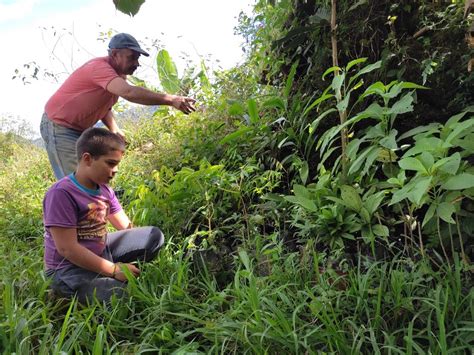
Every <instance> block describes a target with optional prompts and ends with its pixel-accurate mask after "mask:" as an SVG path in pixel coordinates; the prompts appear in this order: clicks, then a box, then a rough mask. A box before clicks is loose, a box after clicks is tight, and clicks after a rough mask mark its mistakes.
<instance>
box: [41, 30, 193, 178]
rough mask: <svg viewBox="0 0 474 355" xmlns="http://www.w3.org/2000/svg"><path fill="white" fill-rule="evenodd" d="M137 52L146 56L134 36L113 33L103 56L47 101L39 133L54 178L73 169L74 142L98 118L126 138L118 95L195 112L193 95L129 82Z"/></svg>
mask: <svg viewBox="0 0 474 355" xmlns="http://www.w3.org/2000/svg"><path fill="white" fill-rule="evenodd" d="M141 54H143V55H145V56H149V54H148V53H147V52H145V51H144V50H143V49H142V48H140V45H139V44H138V42H137V40H136V39H135V38H134V37H132V36H131V35H129V34H127V33H119V34H117V35H115V36H114V37H112V39H111V40H110V43H109V53H108V56H107V57H100V58H95V59H92V60H90V61H88V62H87V63H85V64H84V65H83V66H81V67H80V68H78V69H77V70H75V71H74V72H73V73H72V74H71V75H70V76H69V78H68V79H66V81H65V82H64V83H63V85H62V86H61V87H60V88H59V89H58V91H56V93H55V94H54V95H53V96H52V97H51V98H50V99H49V100H48V102H47V103H46V106H45V113H44V114H43V118H42V120H41V136H42V137H43V140H44V142H45V145H46V150H47V152H48V157H49V161H50V162H51V165H52V167H53V171H54V175H55V176H56V178H57V179H58V180H59V179H61V178H62V177H64V176H66V175H68V174H70V173H72V172H74V170H75V168H76V164H77V161H76V152H75V144H76V141H77V139H78V138H79V136H80V135H81V133H82V132H83V131H84V130H86V129H87V128H89V127H92V126H94V125H95V124H96V123H97V121H99V120H101V121H102V122H103V123H104V125H105V126H107V128H108V129H109V130H110V131H111V132H113V133H116V134H118V135H120V136H121V137H124V133H123V132H122V130H121V129H120V128H119V127H118V125H117V123H116V122H115V118H114V115H113V112H112V107H113V105H114V104H115V103H116V102H117V100H118V98H119V96H120V97H122V98H124V99H125V100H128V101H131V102H134V103H138V104H142V105H168V106H172V107H174V108H176V109H178V110H180V111H182V112H184V113H185V114H189V113H191V112H193V111H195V108H194V106H193V104H194V103H195V100H194V99H192V98H188V97H183V96H177V95H167V94H161V93H157V92H154V91H151V90H148V89H145V88H141V87H138V86H133V85H129V84H128V83H127V81H126V77H127V75H131V74H133V72H134V71H135V70H136V69H137V68H138V66H139V65H140V64H139V63H138V59H139V57H140V55H141Z"/></svg>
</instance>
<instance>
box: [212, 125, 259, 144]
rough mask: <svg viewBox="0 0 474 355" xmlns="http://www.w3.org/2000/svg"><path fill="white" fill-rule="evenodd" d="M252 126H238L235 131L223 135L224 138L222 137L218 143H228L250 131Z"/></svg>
mask: <svg viewBox="0 0 474 355" xmlns="http://www.w3.org/2000/svg"><path fill="white" fill-rule="evenodd" d="M252 130H253V128H252V127H241V128H239V129H238V130H237V131H235V132H232V133H230V134H228V135H227V136H225V137H224V138H222V139H221V140H220V141H219V143H220V144H226V143H229V142H231V141H233V140H235V139H237V138H239V137H240V136H242V135H244V134H246V133H247V132H250V131H252Z"/></svg>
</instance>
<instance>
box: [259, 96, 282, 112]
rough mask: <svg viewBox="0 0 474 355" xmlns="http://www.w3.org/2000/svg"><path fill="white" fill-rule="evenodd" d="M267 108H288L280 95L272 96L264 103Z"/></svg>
mask: <svg viewBox="0 0 474 355" xmlns="http://www.w3.org/2000/svg"><path fill="white" fill-rule="evenodd" d="M263 107H265V108H278V109H280V110H285V109H286V103H285V101H283V99H281V98H280V97H271V98H269V99H268V100H266V101H265V102H264V103H263Z"/></svg>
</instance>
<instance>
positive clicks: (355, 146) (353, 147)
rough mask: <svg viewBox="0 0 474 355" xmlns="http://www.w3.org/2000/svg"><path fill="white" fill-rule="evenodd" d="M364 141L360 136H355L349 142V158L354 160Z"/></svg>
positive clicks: (347, 148) (347, 152) (347, 149)
mask: <svg viewBox="0 0 474 355" xmlns="http://www.w3.org/2000/svg"><path fill="white" fill-rule="evenodd" d="M362 142H363V141H362V140H361V139H359V138H354V139H353V140H351V141H350V142H349V144H348V145H347V147H346V154H347V157H348V158H349V160H354V159H356V157H357V153H358V152H359V147H360V145H361V143H362Z"/></svg>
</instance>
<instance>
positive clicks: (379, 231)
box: [372, 224, 389, 237]
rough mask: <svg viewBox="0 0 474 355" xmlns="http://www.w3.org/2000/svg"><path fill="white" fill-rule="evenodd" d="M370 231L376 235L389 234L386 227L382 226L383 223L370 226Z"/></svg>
mask: <svg viewBox="0 0 474 355" xmlns="http://www.w3.org/2000/svg"><path fill="white" fill-rule="evenodd" d="M372 232H373V233H374V234H375V235H376V236H378V237H388V236H389V230H388V227H387V226H384V225H383V224H376V225H375V226H372Z"/></svg>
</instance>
